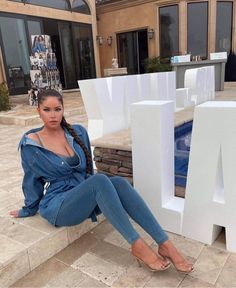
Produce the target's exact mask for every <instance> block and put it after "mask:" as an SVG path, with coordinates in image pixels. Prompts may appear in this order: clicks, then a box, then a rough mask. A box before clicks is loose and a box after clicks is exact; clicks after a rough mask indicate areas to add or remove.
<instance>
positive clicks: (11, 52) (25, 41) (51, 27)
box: [0, 13, 96, 95]
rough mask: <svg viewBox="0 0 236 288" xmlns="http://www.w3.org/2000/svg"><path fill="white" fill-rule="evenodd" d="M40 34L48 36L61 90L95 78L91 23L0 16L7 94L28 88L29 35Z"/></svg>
mask: <svg viewBox="0 0 236 288" xmlns="http://www.w3.org/2000/svg"><path fill="white" fill-rule="evenodd" d="M43 34H46V35H49V36H50V37H51V43H52V50H53V52H54V53H55V54H56V58H57V67H58V69H59V71H60V78H61V79H60V80H61V83H62V86H63V88H65V89H71V88H77V87H78V85H77V80H80V79H87V78H95V77H96V74H95V62H94V51H93V40H92V27H91V25H90V24H82V23H74V22H69V21H60V20H53V19H46V18H38V17H29V16H24V15H18V14H7V13H1V14H0V46H1V47H2V54H3V61H4V66H5V73H6V78H7V82H8V87H9V91H10V95H17V94H23V93H27V91H28V90H29V89H30V87H31V80H30V60H29V56H30V55H31V49H32V42H31V36H32V35H43Z"/></svg>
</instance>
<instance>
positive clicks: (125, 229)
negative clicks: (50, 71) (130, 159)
mask: <svg viewBox="0 0 236 288" xmlns="http://www.w3.org/2000/svg"><path fill="white" fill-rule="evenodd" d="M38 113H39V116H40V117H41V119H42V121H43V123H44V126H43V127H41V128H37V129H32V130H30V131H28V132H27V133H26V134H25V135H24V136H23V137H22V139H21V142H20V149H21V158H22V166H23V169H24V178H23V185H22V187H23V192H24V196H25V206H24V207H23V208H22V209H20V210H16V211H11V212H10V214H11V215H12V216H13V217H28V216H33V215H35V214H36V212H37V211H38V209H39V212H40V215H41V216H42V217H44V218H45V219H47V220H48V221H49V222H50V223H51V224H52V225H55V226H57V227H60V226H71V225H77V224H79V223H81V222H82V221H84V220H85V219H87V218H88V217H91V218H92V219H93V220H96V214H98V213H100V212H102V213H103V214H104V216H105V217H106V218H107V220H108V221H109V222H110V223H111V224H112V225H113V226H114V227H115V229H117V230H118V231H119V232H120V233H121V235H122V236H123V237H124V238H125V239H126V240H127V241H128V242H129V243H130V244H131V251H132V255H133V256H134V257H135V258H136V259H137V260H138V261H139V262H142V263H144V264H145V265H146V266H147V267H148V268H149V269H151V270H152V271H160V270H166V269H167V268H168V267H169V266H170V262H169V260H170V261H171V262H172V263H173V264H174V266H175V267H176V269H177V270H178V271H182V272H190V271H192V269H193V265H192V264H191V263H189V262H188V261H187V260H186V259H185V258H184V257H183V256H182V255H181V254H180V253H179V252H178V251H177V249H176V248H175V247H174V245H173V243H172V242H171V241H170V240H168V236H167V235H166V233H165V232H164V231H163V229H162V228H161V227H160V225H159V223H158V222H157V220H156V219H155V217H154V216H153V214H152V213H151V211H150V210H149V208H148V207H147V205H146V204H145V202H144V201H143V199H142V198H141V197H140V195H139V194H138V193H137V192H136V191H135V189H134V188H133V187H132V186H131V185H130V184H129V182H128V181H127V180H125V179H124V178H122V177H111V178H108V177H107V176H105V175H103V174H95V175H94V172H93V166H92V159H91V151H90V142H89V138H88V135H87V132H86V130H85V129H84V128H83V127H82V126H80V125H73V126H71V125H70V124H68V123H67V122H66V120H65V118H64V116H63V113H64V106H63V99H62V96H61V94H60V93H59V92H57V91H55V90H45V91H42V92H40V93H39V94H38ZM128 215H129V216H130V217H131V218H132V219H133V220H134V221H135V222H137V223H138V224H139V225H140V226H141V227H142V228H143V229H144V230H145V231H146V232H147V233H148V234H149V235H151V237H152V238H153V239H154V240H155V241H156V243H157V244H158V245H159V249H158V253H159V254H157V253H156V252H155V251H154V250H153V249H151V247H150V246H149V245H148V244H147V243H146V242H145V241H144V240H143V239H142V238H140V236H139V234H138V233H137V231H136V230H135V229H134V227H133V226H132V225H131V223H130V221H129V218H128ZM168 259H169V260H168Z"/></svg>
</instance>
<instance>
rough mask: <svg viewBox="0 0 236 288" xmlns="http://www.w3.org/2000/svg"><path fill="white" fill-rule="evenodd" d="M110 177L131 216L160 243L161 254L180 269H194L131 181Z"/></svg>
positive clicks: (187, 270)
mask: <svg viewBox="0 0 236 288" xmlns="http://www.w3.org/2000/svg"><path fill="white" fill-rule="evenodd" d="M110 179H111V182H112V184H113V185H114V187H115V188H116V190H117V193H118V195H119V197H120V201H121V203H122V205H123V207H124V209H125V210H126V211H127V213H128V214H129V215H130V217H131V218H132V219H133V220H134V221H135V222H137V223H138V224H139V225H140V226H141V227H142V228H143V229H144V230H145V231H146V232H147V233H148V234H149V235H151V236H152V238H153V239H154V240H155V241H156V242H157V243H158V244H159V250H158V252H159V254H160V255H161V256H163V257H168V258H170V259H171V261H172V262H173V264H174V266H175V267H176V269H177V270H178V271H183V272H190V271H192V269H193V265H192V263H190V262H188V261H187V260H186V259H185V258H184V257H183V256H182V255H181V254H180V253H179V252H178V251H177V249H176V248H175V247H174V245H173V243H172V242H171V241H170V240H168V236H167V235H166V233H165V232H164V231H163V229H162V228H161V226H160V224H159V223H158V222H157V220H156V219H155V217H154V216H153V214H152V212H151V211H150V210H149V208H148V207H147V205H146V203H145V202H144V201H143V199H142V198H141V197H140V195H139V194H138V192H137V191H136V190H135V189H134V188H133V187H132V186H131V185H130V183H129V182H128V181H127V180H126V179H124V178H122V177H111V178H110Z"/></svg>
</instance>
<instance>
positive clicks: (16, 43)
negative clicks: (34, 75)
mask: <svg viewBox="0 0 236 288" xmlns="http://www.w3.org/2000/svg"><path fill="white" fill-rule="evenodd" d="M0 27H1V31H0V34H1V35H0V41H1V47H3V57H4V61H5V63H4V64H5V67H6V77H7V81H8V87H9V91H10V94H22V93H26V92H27V89H28V88H29V87H30V60H29V46H28V41H27V35H26V30H25V22H24V19H20V18H12V17H5V16H0ZM9 35H10V37H9Z"/></svg>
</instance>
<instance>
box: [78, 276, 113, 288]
mask: <svg viewBox="0 0 236 288" xmlns="http://www.w3.org/2000/svg"><path fill="white" fill-rule="evenodd" d="M78 287H81V288H102V287H103V288H106V287H110V286H108V285H106V284H105V283H103V282H101V281H97V280H95V279H93V278H91V277H89V276H87V275H86V278H85V280H84V281H82V282H81V283H80V284H79V286H78Z"/></svg>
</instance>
